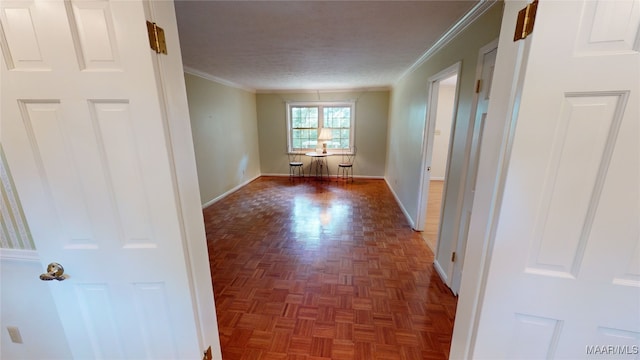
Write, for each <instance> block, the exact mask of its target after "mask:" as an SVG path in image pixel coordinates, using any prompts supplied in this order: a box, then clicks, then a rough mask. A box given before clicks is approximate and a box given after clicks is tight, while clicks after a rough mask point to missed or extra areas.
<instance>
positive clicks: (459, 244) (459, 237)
mask: <svg viewBox="0 0 640 360" xmlns="http://www.w3.org/2000/svg"><path fill="white" fill-rule="evenodd" d="M497 48H498V39H497V38H496V39H494V40H493V41H491V42H490V43H488V44H487V45H485V46H483V47H481V48H480V50H479V51H478V61H477V62H476V76H475V81H474V84H477V82H478V81H481V85H483V84H485V83H487V79H483V78H482V68H483V66H484V57H485V55H487V54H488V53H490V52H492V51H493V50H495V49H497ZM494 66H495V63H494ZM480 93H481V92H476V93H475V94H474V96H473V103H472V105H471V109H472V111H471V114H470V115H469V129H468V133H467V139H466V140H467V141H466V144H465V155H464V170H463V172H462V178H463V181H462V182H461V186H462V187H461V189H460V191H461V192H462V198H461V206H460V209H459V211H458V212H457V213H456V222H455V224H454V226H455V229H457V232H456V237H455V238H454V240H455V242H456V243H455V249H454V251H455V252H456V255H457V256H456V258H457V260H456V261H455V262H454V263H453V264H452V266H451V268H452V270H451V291H453V293H454V294H458V293H459V292H460V282H461V281H460V280H456V275H457V274H458V273H461V272H462V269H463V268H464V257H465V254H466V246H467V238H463V235H464V234H462V232H463V231H462V229H463V224H462V218H463V214H464V212H465V202H466V200H467V197H468V196H470V195H471V194H470V193H471V189H470V187H469V186H470V181H471V177H472V176H473V177H476V178H477V174H478V164H476V171H475V173H474V174H470V173H469V170H470V167H471V165H472V158H473V157H474V155H475V153H472V152H471V151H472V150H473V137H474V132H475V126H476V118H477V115H478V114H477V113H478V104H480ZM478 141H480V144H479V145H482V137H481V136H480V137H479V139H478ZM476 151H477V152H480V147H478V148H477V149H476ZM477 161H478V163H479V162H480V158H479V157H478V159H477ZM467 233H468V231H467Z"/></svg>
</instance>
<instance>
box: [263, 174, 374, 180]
mask: <svg viewBox="0 0 640 360" xmlns="http://www.w3.org/2000/svg"><path fill="white" fill-rule="evenodd" d="M260 176H273V177H289V174H280V173H277V174H276V173H268V174H261V175H260ZM314 177H315V176H308V175H307V176H305V178H311V179H313V178H314ZM329 177H330V178H332V179H335V178H336V175H335V174H333V175H330V176H329ZM353 178H354V179H371V180H384V176H371V175H353Z"/></svg>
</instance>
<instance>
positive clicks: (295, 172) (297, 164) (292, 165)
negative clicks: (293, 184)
mask: <svg viewBox="0 0 640 360" xmlns="http://www.w3.org/2000/svg"><path fill="white" fill-rule="evenodd" d="M288 155H289V178H294V177H304V163H303V162H302V160H301V157H302V154H300V153H288Z"/></svg>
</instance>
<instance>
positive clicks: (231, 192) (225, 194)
mask: <svg viewBox="0 0 640 360" xmlns="http://www.w3.org/2000/svg"><path fill="white" fill-rule="evenodd" d="M260 176H261V175H257V176H255V177H253V178H251V179H249V180H247V181H245V182H243V183H240V184H238V185H237V186H235V187H233V188H232V189H231V190H229V191H226V192H225V193H223V194H222V195H220V196H217V197H215V198H213V199H211V200H209V201H207V202H206V203H204V204H202V208H203V209H205V208H207V207H209V206H211V205H213V204H215V203H217V202H218V201H220V200H222V199H224V198H226V197H227V196H229V195H231V194H233V193H234V192H236V191H238V190H240V189H242V188H243V187H245V186H246V185H247V184H249V183H250V182H252V181H254V180H255V179H257V178H259V177H260Z"/></svg>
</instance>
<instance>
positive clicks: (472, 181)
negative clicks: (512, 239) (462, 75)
mask: <svg viewBox="0 0 640 360" xmlns="http://www.w3.org/2000/svg"><path fill="white" fill-rule="evenodd" d="M496 46H497V43H492V44H490V45H488V46H486V47H484V48H482V49H480V54H481V56H482V58H481V61H480V63H479V64H478V65H479V68H480V77H479V83H477V85H476V86H478V89H477V91H478V98H477V104H476V111H475V118H474V121H473V132H472V134H471V144H470V146H469V163H468V165H467V174H466V176H465V179H466V180H465V190H464V195H463V199H462V213H461V215H460V224H461V226H459V227H458V228H459V232H458V242H457V244H456V250H455V252H456V256H455V257H453V256H452V258H453V266H452V275H451V285H450V287H451V291H453V293H454V294H458V291H459V290H460V280H461V278H462V268H463V265H464V252H465V249H466V246H467V236H468V235H469V222H470V221H471V209H472V207H473V199H474V197H475V195H476V177H477V174H478V160H479V158H480V145H481V142H482V133H483V131H484V121H485V119H486V117H487V108H488V106H489V97H490V96H491V81H492V80H493V70H494V67H495V64H496V54H497V53H498V49H497V48H496Z"/></svg>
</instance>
